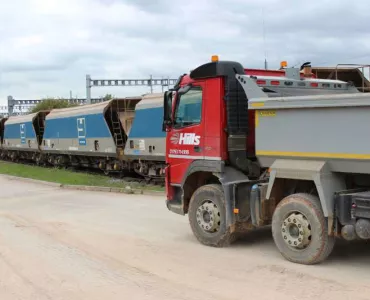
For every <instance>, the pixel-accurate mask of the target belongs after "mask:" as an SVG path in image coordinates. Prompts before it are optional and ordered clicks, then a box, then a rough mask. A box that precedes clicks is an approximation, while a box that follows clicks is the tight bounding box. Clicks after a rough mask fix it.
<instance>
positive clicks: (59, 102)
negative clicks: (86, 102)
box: [30, 98, 77, 113]
mask: <svg viewBox="0 0 370 300" xmlns="http://www.w3.org/2000/svg"><path fill="white" fill-rule="evenodd" d="M42 100H43V101H42V102H40V103H38V104H37V105H36V106H34V107H32V108H31V109H30V113H36V112H39V111H42V110H51V109H54V108H67V107H73V106H77V104H75V103H70V102H69V101H68V100H67V99H64V98H59V99H56V98H45V99H42Z"/></svg>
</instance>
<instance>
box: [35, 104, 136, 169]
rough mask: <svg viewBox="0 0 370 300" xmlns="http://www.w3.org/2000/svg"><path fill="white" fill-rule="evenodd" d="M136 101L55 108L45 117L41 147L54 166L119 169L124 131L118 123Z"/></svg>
mask: <svg viewBox="0 0 370 300" xmlns="http://www.w3.org/2000/svg"><path fill="white" fill-rule="evenodd" d="M138 101H139V99H138V100H137V101H136V102H135V101H127V100H126V99H115V100H111V101H106V102H102V103H97V104H92V105H85V106H77V107H71V108H64V109H54V110H52V111H51V113H50V114H49V115H48V116H47V118H46V130H45V134H44V140H43V145H42V149H43V152H44V153H45V154H46V155H47V157H48V161H49V162H50V163H52V164H56V165H61V164H62V165H63V164H64V165H65V164H71V165H89V166H99V167H100V168H101V169H107V170H108V171H109V170H112V171H113V170H115V171H118V170H121V169H122V168H124V166H123V163H122V161H123V160H122V158H123V149H124V146H125V143H126V141H127V134H126V132H125V129H124V127H123V124H122V122H121V119H120V118H121V116H122V114H124V113H125V112H126V111H133V110H134V105H135V104H136V103H137V102H138Z"/></svg>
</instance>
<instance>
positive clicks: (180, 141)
mask: <svg viewBox="0 0 370 300" xmlns="http://www.w3.org/2000/svg"><path fill="white" fill-rule="evenodd" d="M170 141H171V143H172V144H175V145H194V146H197V145H199V144H200V136H199V135H196V134H195V133H174V134H173V135H172V136H171V137H170Z"/></svg>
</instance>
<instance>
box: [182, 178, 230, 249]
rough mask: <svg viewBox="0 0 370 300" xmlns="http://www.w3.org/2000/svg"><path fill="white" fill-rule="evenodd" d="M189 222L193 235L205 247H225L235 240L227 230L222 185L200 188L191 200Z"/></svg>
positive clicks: (228, 229)
mask: <svg viewBox="0 0 370 300" xmlns="http://www.w3.org/2000/svg"><path fill="white" fill-rule="evenodd" d="M188 214H189V222H190V226H191V229H192V231H193V234H194V235H195V237H196V238H197V239H198V241H199V242H201V243H202V244H204V245H207V246H213V247H225V246H228V245H229V244H231V243H232V242H233V241H234V240H235V234H231V233H230V228H226V209H225V197H224V192H223V190H222V187H221V185H218V184H209V185H205V186H202V187H200V188H198V189H197V190H196V191H195V192H194V194H193V196H192V197H191V199H190V205H189V212H188Z"/></svg>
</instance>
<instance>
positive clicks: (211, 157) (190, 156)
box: [168, 154, 221, 160]
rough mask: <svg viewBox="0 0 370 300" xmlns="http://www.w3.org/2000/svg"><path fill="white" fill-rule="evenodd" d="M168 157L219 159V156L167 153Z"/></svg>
mask: <svg viewBox="0 0 370 300" xmlns="http://www.w3.org/2000/svg"><path fill="white" fill-rule="evenodd" d="M168 157H170V158H184V159H205V160H221V157H218V156H201V155H199V156H196V155H177V154H169V155H168Z"/></svg>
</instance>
